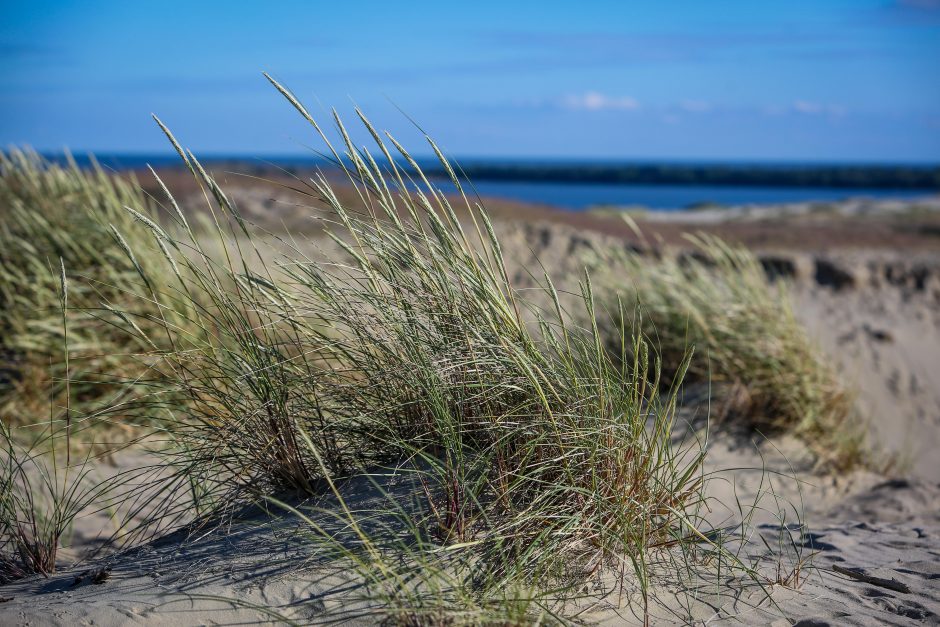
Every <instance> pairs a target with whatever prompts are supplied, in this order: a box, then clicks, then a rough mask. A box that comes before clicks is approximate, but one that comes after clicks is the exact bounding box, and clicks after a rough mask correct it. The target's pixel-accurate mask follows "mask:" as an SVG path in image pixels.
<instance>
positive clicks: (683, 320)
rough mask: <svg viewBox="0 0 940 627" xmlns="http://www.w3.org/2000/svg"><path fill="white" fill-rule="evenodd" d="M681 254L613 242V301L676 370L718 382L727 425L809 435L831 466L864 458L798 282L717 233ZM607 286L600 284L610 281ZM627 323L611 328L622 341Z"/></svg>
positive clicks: (847, 397) (601, 276)
mask: <svg viewBox="0 0 940 627" xmlns="http://www.w3.org/2000/svg"><path fill="white" fill-rule="evenodd" d="M688 242H689V249H688V251H687V252H682V253H679V254H668V253H667V254H659V255H653V254H645V253H642V252H639V253H638V252H623V251H616V250H610V251H605V253H604V255H603V257H604V258H603V259H602V260H598V259H595V260H594V261H593V264H596V266H597V271H596V281H597V282H598V284H599V285H602V286H603V291H604V293H605V294H606V295H607V296H606V306H607V307H608V308H611V309H613V310H614V311H617V310H620V309H622V308H623V303H627V305H628V306H627V308H626V311H628V312H630V313H631V314H632V313H634V312H636V314H637V315H635V316H634V317H633V318H632V319H631V321H630V322H629V323H628V324H630V325H632V326H634V327H636V328H638V329H639V330H641V332H642V333H644V334H646V335H648V336H649V337H650V338H651V339H652V343H653V344H654V345H655V346H656V347H657V349H658V350H659V352H660V356H661V359H662V363H663V368H664V370H665V371H667V372H675V371H676V370H677V369H679V368H680V367H684V357H683V356H684V354H685V352H686V351H687V350H688V347H689V346H694V347H695V350H696V359H694V360H693V361H692V363H691V364H690V365H689V367H688V375H687V377H686V380H687V382H689V383H708V384H711V396H710V397H711V398H712V399H713V403H714V404H715V405H716V406H717V407H719V408H720V409H719V411H718V412H715V414H714V417H715V418H716V419H717V418H720V419H722V420H723V421H725V423H726V425H727V426H732V427H739V428H744V429H745V430H752V431H757V432H759V433H761V434H763V435H764V436H774V435H779V434H783V433H789V434H793V435H796V436H797V437H799V438H801V439H802V440H803V441H804V442H805V443H806V444H807V446H808V447H809V449H810V450H811V451H812V452H813V453H814V454H815V455H816V456H817V458H818V459H819V461H820V463H821V464H822V465H825V466H827V467H829V468H830V469H831V470H836V471H839V470H845V469H848V468H851V467H852V466H855V465H857V464H859V463H861V462H862V461H863V460H864V458H865V446H864V442H863V441H862V437H861V430H860V423H859V422H858V417H857V416H855V415H854V414H853V411H854V410H853V400H852V395H851V394H850V393H849V391H848V390H847V388H846V387H845V386H844V384H843V383H842V382H841V381H840V379H839V377H838V375H837V373H836V371H835V368H834V366H833V364H831V363H830V362H829V361H827V360H826V358H825V356H824V355H823V354H822V352H821V350H820V349H819V348H818V347H817V346H816V345H815V344H814V343H813V342H812V341H811V340H810V338H809V337H808V336H807V333H806V331H805V329H804V328H803V327H802V325H801V324H800V323H799V322H798V321H797V319H796V317H795V316H794V314H793V309H792V305H791V302H790V297H789V294H788V286H787V285H786V283H785V282H783V281H778V282H776V283H772V282H771V281H770V280H769V279H768V277H767V274H766V272H765V271H764V269H763V267H762V266H761V264H760V262H759V261H758V259H757V258H756V256H755V255H754V254H753V253H752V252H750V251H749V250H747V249H745V248H744V247H741V246H735V245H732V244H729V243H727V242H725V241H723V240H721V239H719V238H717V237H714V236H708V235H690V236H688ZM600 289H601V288H599V290H600ZM618 333H619V329H618V327H617V325H614V326H613V327H612V328H611V329H610V330H609V331H608V335H609V336H610V337H611V338H612V341H613V344H614V347H615V348H616V340H617V337H618Z"/></svg>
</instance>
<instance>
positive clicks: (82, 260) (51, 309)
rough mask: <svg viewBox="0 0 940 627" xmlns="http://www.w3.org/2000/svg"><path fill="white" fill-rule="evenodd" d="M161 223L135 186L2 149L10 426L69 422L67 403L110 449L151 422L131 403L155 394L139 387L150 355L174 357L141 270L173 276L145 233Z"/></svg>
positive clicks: (1, 278)
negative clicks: (93, 424) (162, 352)
mask: <svg viewBox="0 0 940 627" xmlns="http://www.w3.org/2000/svg"><path fill="white" fill-rule="evenodd" d="M126 207H133V208H134V211H128V210H127V209H126ZM155 216H156V208H155V206H154V204H153V203H152V202H151V201H150V200H149V199H148V198H147V197H146V196H145V195H144V194H143V193H142V192H141V191H140V190H139V188H138V186H137V185H136V183H135V182H133V181H125V180H122V179H120V178H118V177H116V176H112V175H110V174H108V173H106V172H105V171H103V170H102V169H101V168H100V167H98V166H96V165H95V166H94V167H92V168H91V169H89V170H83V169H80V168H79V167H78V166H77V165H76V164H75V163H74V162H69V163H68V164H66V165H59V164H56V163H52V162H49V161H46V160H44V159H43V158H41V157H40V156H38V155H37V154H36V153H34V152H31V151H20V150H12V151H10V152H9V153H2V152H0V418H2V420H3V421H4V422H5V423H6V424H7V425H8V426H29V425H33V426H35V425H40V426H41V425H42V424H45V423H48V421H49V420H50V418H52V419H56V420H58V419H61V418H62V408H63V407H65V406H66V405H67V404H68V405H70V406H71V414H72V417H73V418H75V419H76V420H79V421H80V420H85V419H91V418H92V417H95V416H97V417H98V418H101V419H100V420H97V424H98V426H99V428H98V429H97V432H98V433H101V432H103V431H108V432H109V433H108V436H107V438H110V439H111V440H114V439H115V438H118V439H124V440H126V439H127V438H128V437H130V435H131V432H132V431H134V429H133V427H134V425H140V424H141V423H145V422H147V420H145V416H144V415H142V413H141V412H140V411H139V409H140V408H139V407H135V403H136V400H137V399H138V398H139V397H140V396H142V395H145V394H149V393H151V392H152V391H153V390H152V388H151V387H148V386H147V385H144V384H143V382H142V381H141V379H142V378H143V379H152V377H151V374H152V372H153V370H152V369H151V367H150V365H151V361H152V359H153V353H154V348H156V347H159V348H160V349H165V348H168V347H167V345H166V341H167V337H166V336H165V335H162V336H160V335H157V334H155V333H153V331H154V329H155V328H156V327H154V324H153V323H154V320H157V319H160V318H161V316H162V315H163V314H162V312H161V311H160V310H159V308H158V307H157V305H156V303H154V302H153V299H152V297H151V295H150V292H151V289H152V287H153V286H151V285H148V283H147V281H145V280H144V279H143V278H142V276H141V274H140V272H139V268H141V267H143V266H147V267H148V268H151V269H152V270H155V269H156V268H158V267H161V268H163V269H162V270H161V272H159V273H155V274H156V275H157V276H162V275H164V274H168V271H167V260H166V258H165V256H164V255H163V254H162V253H161V251H160V250H159V247H158V245H157V241H156V240H155V238H154V235H153V233H152V229H151V228H150V227H148V224H149V225H152V226H156V223H155V220H156V218H155ZM158 228H159V227H158ZM131 250H133V254H131V255H129V254H128V252H129V251H131ZM66 275H67V276H68V277H69V280H68V300H67V302H63V300H62V297H63V291H62V290H63V286H64V285H65V283H64V282H63V280H62V278H63V277H64V276H66ZM164 297H165V298H166V297H167V295H165V296H164ZM176 308H177V309H178V308H179V307H176ZM63 322H65V324H63ZM162 325H163V323H161V325H160V326H162ZM127 326H129V327H130V328H131V332H130V333H128V332H125V331H124V330H123V327H127ZM119 327H122V328H119ZM148 331H149V332H148ZM66 333H67V334H68V337H66ZM153 383H154V381H152V380H150V381H149V385H152V384H153ZM67 386H68V387H70V389H69V390H68V392H69V394H68V395H67V394H66V392H67V390H66V387H67ZM105 414H108V416H107V420H105V419H103V418H104V415H105ZM105 427H107V428H105ZM24 432H25V430H19V431H18V433H24ZM86 435H90V432H86Z"/></svg>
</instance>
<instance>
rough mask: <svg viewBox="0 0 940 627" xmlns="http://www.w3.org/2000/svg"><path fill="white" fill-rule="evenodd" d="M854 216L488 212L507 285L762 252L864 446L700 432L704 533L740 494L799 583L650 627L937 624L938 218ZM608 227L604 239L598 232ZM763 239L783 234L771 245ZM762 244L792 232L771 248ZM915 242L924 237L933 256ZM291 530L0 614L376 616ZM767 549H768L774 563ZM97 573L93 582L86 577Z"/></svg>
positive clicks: (190, 540) (593, 616)
mask: <svg viewBox="0 0 940 627" xmlns="http://www.w3.org/2000/svg"><path fill="white" fill-rule="evenodd" d="M252 193H253V194H254V195H253V196H252V195H251V194H246V195H245V198H244V199H242V202H243V204H244V206H245V207H246V210H249V211H248V213H250V212H251V211H250V210H252V209H253V210H254V211H255V212H257V213H259V214H260V213H262V212H263V211H265V210H270V211H275V212H276V211H277V210H278V207H279V206H281V207H284V206H287V207H288V208H286V209H281V214H280V216H279V217H280V219H282V220H283V221H284V222H291V221H293V220H294V217H293V215H294V212H295V211H294V209H292V208H291V207H293V205H295V204H297V201H296V200H291V199H281V200H280V202H278V201H270V203H271V204H270V205H269V206H268V207H267V208H264V203H267V202H269V200H268V198H267V197H268V196H269V195H270V194H268V193H259V192H252ZM236 197H237V196H236ZM253 203H256V204H260V205H261V206H260V207H259V206H255V204H253ZM856 204H858V203H856ZM934 204H936V203H934ZM859 206H864V207H866V208H867V209H865V211H867V212H868V213H865V214H862V211H861V210H860V209H858V210H856V209H853V206H850V205H848V204H845V205H844V206H840V207H837V209H838V210H836V211H827V212H825V213H824V214H822V217H820V212H813V211H796V210H794V209H792V208H780V210H779V211H774V210H773V209H772V208H760V209H759V210H758V209H754V208H751V209H749V210H744V209H741V210H738V211H737V213H735V212H732V213H729V214H724V215H721V216H714V215H711V214H705V213H702V212H699V213H697V214H685V216H684V217H685V218H686V221H685V222H683V221H682V220H683V217H682V216H676V215H670V216H668V217H657V216H655V215H653V216H649V215H647V216H646V218H645V219H641V220H640V228H641V230H642V232H643V237H642V238H638V237H637V236H636V234H634V233H633V230H632V227H629V228H628V227H627V226H624V225H625V223H624V222H623V221H622V220H619V219H614V221H607V222H605V220H609V218H604V219H599V220H600V221H599V222H590V223H585V224H576V225H575V224H568V223H564V222H565V221H564V220H562V221H557V220H554V219H553V217H554V216H555V214H554V213H552V212H546V211H541V212H534V213H532V214H531V215H527V216H526V218H527V219H526V220H525V221H524V222H520V221H513V220H510V219H508V218H506V217H505V216H503V219H502V221H501V222H500V223H499V225H498V228H499V230H500V231H501V236H502V238H503V242H504V248H505V249H506V250H507V251H508V252H509V254H510V257H512V258H513V259H514V260H515V262H516V263H517V264H518V267H519V268H520V269H519V270H518V272H517V273H516V276H515V279H516V280H518V281H519V282H524V280H525V272H524V271H523V270H522V267H523V266H528V267H530V268H531V267H532V263H533V260H534V259H535V258H536V257H537V258H538V259H540V260H541V261H542V262H543V263H544V264H545V265H546V266H547V270H548V271H549V273H551V274H552V275H553V276H569V277H570V276H577V271H578V268H579V263H580V262H579V259H581V258H582V257H581V253H583V252H584V251H586V250H590V249H592V248H600V247H604V246H629V247H637V246H644V245H650V243H651V242H653V243H656V245H663V246H665V247H666V248H671V249H674V250H678V248H677V247H679V246H681V244H680V243H679V241H680V240H678V239H677V238H675V237H674V234H675V233H676V232H678V231H680V230H685V231H694V230H696V229H697V228H700V227H702V226H703V225H706V226H707V227H708V228H709V229H710V230H712V231H711V232H717V233H726V234H728V236H729V237H731V238H733V239H736V240H738V241H744V242H745V243H747V244H748V245H750V246H751V247H752V248H754V249H755V250H756V251H757V252H758V254H759V256H760V258H761V260H762V263H763V264H764V267H765V269H766V270H767V272H768V274H769V275H770V276H771V277H772V278H774V279H775V280H786V281H788V282H790V283H791V284H792V287H793V289H792V292H793V296H794V305H795V310H796V313H797V316H798V318H799V319H800V320H801V321H802V322H803V323H804V324H805V326H806V328H807V330H808V332H809V333H810V334H811V336H812V337H813V338H815V339H816V340H817V341H818V342H819V344H820V345H821V346H822V347H823V349H824V350H825V351H826V352H827V353H828V354H829V355H830V356H831V357H832V358H833V360H834V361H835V362H836V363H837V364H838V367H839V371H840V373H841V375H842V376H843V378H844V380H845V381H846V382H847V383H848V384H849V385H850V386H851V387H852V388H853V389H854V391H855V392H856V394H857V398H858V401H857V406H858V410H859V414H860V415H861V416H862V417H863V419H864V421H865V429H866V432H867V434H868V438H869V442H870V444H871V445H872V446H873V448H874V450H875V451H876V452H875V453H874V454H873V457H872V463H871V464H870V468H869V469H866V470H859V471H855V472H853V473H851V474H848V475H841V476H831V475H824V474H820V473H819V472H817V471H816V470H815V469H814V467H813V465H812V463H811V460H809V459H807V456H806V454H805V451H804V449H803V448H802V447H801V445H800V444H799V442H797V441H794V440H790V439H788V438H781V439H777V440H773V441H767V440H763V439H761V438H758V437H754V436H750V437H743V436H741V435H740V434H732V433H728V432H722V431H711V432H709V433H708V448H709V456H708V459H707V462H706V463H707V470H708V471H710V472H715V473H717V474H716V475H715V479H714V480H713V481H712V483H711V487H710V491H711V492H710V493H711V495H712V496H713V508H712V511H711V513H710V514H709V518H710V520H711V522H713V523H715V524H717V525H723V524H734V523H735V522H736V518H739V512H737V510H736V507H737V504H738V503H743V504H745V505H747V504H753V503H755V502H756V503H757V507H758V509H756V510H755V511H754V520H753V522H754V531H753V533H752V535H750V536H748V537H747V538H745V539H744V541H743V542H744V544H743V548H742V550H743V552H744V554H746V555H749V556H751V557H753V558H754V559H759V558H763V559H764V563H763V566H762V568H763V570H764V572H766V573H768V581H772V580H773V579H774V577H775V575H774V573H775V572H778V573H782V574H783V575H786V574H788V573H792V571H793V569H794V566H795V565H796V564H798V563H799V564H800V569H799V570H800V577H799V586H796V585H795V582H793V581H790V582H788V584H789V585H781V584H771V583H768V584H767V587H768V589H770V590H771V591H772V595H771V600H768V599H767V598H766V595H765V594H764V592H762V591H761V590H760V589H759V588H756V587H752V588H753V589H746V590H744V591H743V592H742V593H741V594H740V595H739V596H738V597H732V596H728V594H727V591H721V590H720V591H718V592H720V593H721V594H716V591H713V590H700V591H698V593H697V594H696V595H695V596H694V599H693V600H692V601H691V602H688V601H686V602H685V603H687V605H683V603H680V602H679V601H677V600H676V599H677V597H676V591H675V590H674V589H673V588H671V587H670V586H669V585H666V584H663V585H661V586H659V587H657V588H655V589H654V595H655V596H657V597H658V600H659V602H660V605H658V606H656V609H653V610H652V616H653V623H654V624H673V623H682V622H688V621H690V620H693V621H695V622H698V623H702V624H704V623H712V622H720V621H723V620H726V621H731V620H734V621H737V622H739V623H743V624H774V625H788V624H794V623H795V624H798V625H806V626H808V625H827V624H831V625H854V624H857V625H885V624H892V625H894V624H896V625H911V624H937V623H938V621H940V456H938V455H937V453H936V451H938V450H940V238H938V237H937V235H936V233H933V232H932V231H931V230H930V228H928V227H929V225H931V224H934V222H935V221H936V215H935V213H936V208H934V209H931V208H930V207H932V206H933V205H930V206H928V208H927V209H924V208H923V207H919V208H918V209H917V211H916V212H915V211H913V210H911V207H910V206H906V207H905V206H902V207H900V208H899V207H898V206H896V204H891V203H885V207H884V208H883V210H878V209H877V208H876V209H872V208H871V207H872V205H871V204H863V205H859ZM532 211H534V210H532ZM912 215H913V216H914V217H912ZM530 218H531V219H530ZM566 220H567V218H566ZM807 220H811V221H814V223H815V224H816V226H817V227H819V228H820V229H822V230H823V231H826V230H827V229H829V230H831V231H832V232H833V233H836V232H840V231H839V224H840V221H845V220H850V221H852V224H853V226H852V227H851V229H849V230H852V229H856V231H857V232H858V233H868V234H864V235H858V237H857V238H856V239H854V240H850V239H845V238H843V239H840V240H838V243H837V244H835V245H833V246H828V245H826V243H825V242H820V241H818V239H814V237H817V236H818V234H817V236H814V237H807V238H805V240H804V241H800V242H793V241H792V240H791V239H790V238H792V233H793V232H794V231H796V232H799V230H800V229H808V228H809V227H808V226H807V222H806V221H807ZM865 220H870V222H869V226H870V228H869V231H871V230H875V231H878V230H879V229H881V230H884V232H886V233H896V234H898V235H897V237H898V238H901V239H898V240H891V238H890V237H887V236H886V237H880V238H879V237H876V236H872V235H870V233H869V232H868V231H865V229H864V228H863V226H864V221H865ZM745 222H746V225H744V226H742V224H743V223H745ZM615 223H616V224H617V225H618V226H617V227H616V228H613V227H610V228H606V227H604V226H603V225H605V224H608V225H609V224H615ZM859 224H862V226H861V227H860V226H859ZM598 225H599V226H598ZM662 225H665V226H664V227H663V226H662ZM722 225H725V226H722ZM912 225H913V226H912ZM925 225H926V226H925ZM790 227H792V228H790ZM660 229H662V230H660ZM723 229H724V230H723ZM778 232H787V233H790V234H791V235H789V236H787V237H782V238H774V233H778ZM807 232H809V231H807ZM938 232H940V231H938ZM911 233H914V234H915V235H911ZM931 233H933V234H931ZM911 237H914V239H913V240H909V239H904V238H911ZM931 238H933V239H932V240H931ZM778 239H779V240H790V241H789V243H788V244H787V245H786V246H783V245H781V244H780V242H779V241H778ZM836 239H838V238H836ZM931 241H933V242H935V243H936V244H937V246H935V247H931V245H930V243H931ZM909 242H915V243H913V244H910V245H909V246H908V243H909ZM689 397H690V399H689V400H690V402H689V404H688V405H689V406H688V408H687V410H686V412H687V413H686V416H687V417H688V419H689V421H690V423H693V424H695V423H696V421H697V420H698V419H700V418H701V417H702V416H703V415H704V414H705V413H707V409H706V408H705V406H704V405H696V401H695V399H694V394H692V393H691V392H690V394H689ZM698 435H699V437H702V433H701V432H698ZM687 437H691V435H688V434H687ZM117 463H118V465H119V468H120V467H126V466H128V465H131V466H132V465H134V464H140V463H141V459H140V456H139V455H138V456H133V455H126V456H123V457H120V458H119V459H117ZM729 468H734V469H745V470H730V471H729V470H726V469H729ZM376 480H377V481H378V482H379V483H380V484H381V485H383V486H384V487H385V488H387V489H388V490H389V492H390V493H391V494H392V495H393V497H394V498H396V500H397V502H398V503H400V504H405V506H406V507H407V503H409V502H410V501H409V498H408V495H409V492H408V490H410V489H412V488H413V486H412V487H411V488H409V486H408V481H407V480H403V479H402V476H401V475H398V474H396V473H390V474H389V473H385V474H383V475H382V476H381V477H378V478H377V479H376ZM341 491H342V493H343V496H344V498H345V499H346V500H347V502H348V503H350V506H351V507H352V508H353V509H362V510H370V509H371V510H382V509H383V508H386V507H387V506H386V505H385V503H386V502H385V501H384V500H383V499H384V497H382V496H380V494H379V492H378V491H377V490H376V489H375V488H374V487H373V486H372V484H371V483H370V482H369V481H366V480H363V479H352V480H349V481H347V482H345V483H344V484H343V485H342V486H341ZM788 504H791V505H792V506H790V505H788ZM314 506H319V507H323V508H325V509H333V510H334V511H335V510H336V509H337V505H336V503H335V499H333V497H323V498H322V499H321V500H320V501H318V502H315V503H306V504H304V505H302V507H303V508H305V511H306V512H308V513H309V514H310V516H311V517H313V518H314V520H316V521H317V522H319V523H322V524H324V525H329V524H333V525H335V526H336V533H337V537H342V535H343V534H344V533H345V534H348V533H349V531H348V529H344V528H343V525H342V524H341V523H340V522H338V521H337V518H336V517H332V516H326V515H324V514H322V513H317V511H316V510H314V509H311V508H313V507H314ZM795 510H799V511H801V512H802V516H803V517H804V519H805V523H806V524H807V529H808V532H807V533H805V534H803V535H800V534H799V533H798V532H796V531H793V530H794V529H796V528H795V527H792V528H791V531H792V534H789V535H787V539H788V541H787V542H786V543H784V545H781V544H780V538H781V535H780V534H781V532H780V522H781V520H782V522H784V523H793V522H795V520H796V518H795V516H794V511H795ZM783 514H786V516H785V518H783V519H781V516H782V515H783ZM317 516H319V518H317ZM100 523H101V520H100V516H99V517H98V518H95V517H87V518H84V519H82V520H80V521H79V522H78V523H77V529H76V534H77V536H78V537H88V538H89V542H90V541H91V536H92V535H94V534H93V532H92V531H91V530H92V529H94V528H95V526H96V525H100ZM304 530H305V525H304V524H303V523H302V522H301V521H300V520H299V519H298V517H296V516H295V515H292V514H287V513H283V512H272V513H264V512H259V511H251V512H245V514H244V515H243V516H241V517H238V518H236V519H235V520H234V521H232V522H231V523H227V524H226V525H225V526H222V527H218V526H217V527H213V528H204V529H199V530H195V531H190V532H177V533H175V534H173V535H170V536H166V537H163V538H160V539H158V540H156V541H154V542H151V543H147V544H144V545H143V546H139V547H136V548H133V549H130V550H127V551H125V552H122V553H118V554H116V555H112V556H110V557H108V558H106V559H99V560H91V561H85V562H82V563H80V564H78V565H76V566H74V567H68V568H63V569H61V570H60V572H58V573H57V574H55V575H53V576H50V577H49V578H41V577H33V578H30V579H26V580H22V581H19V582H15V583H13V584H9V585H6V586H3V587H0V623H3V624H11V625H13V624H30V625H44V624H57V625H79V624H81V625H91V624H94V625H125V624H137V623H140V624H149V625H181V624H186V625H188V624H227V625H235V624H240V625H241V624H252V623H258V622H262V623H263V622H277V620H278V616H276V615H274V614H272V613H271V611H269V610H268V609H261V608H270V610H273V611H274V612H276V613H277V614H279V615H280V616H283V617H284V618H289V619H291V620H293V621H296V622H299V623H322V622H335V621H339V622H340V623H342V624H374V623H375V622H376V618H375V614H374V613H370V607H369V604H368V603H367V602H365V601H364V600H363V599H362V597H363V588H362V586H363V582H362V581H360V580H357V579H356V578H355V577H352V576H351V575H349V574H348V572H347V571H345V570H343V569H342V567H341V566H339V565H337V563H336V562H334V561H330V560H328V559H325V558H324V557H323V555H322V553H321V552H318V550H317V549H316V547H315V545H314V544H313V543H311V542H310V541H309V538H308V537H307V536H306V535H305V532H304ZM83 534H84V535H83ZM760 536H763V538H764V541H766V543H767V544H766V545H765V543H764V542H762V541H761V539H760ZM790 539H792V542H791V541H789V540H790ZM767 545H770V546H772V547H773V546H784V550H782V551H780V552H779V555H778V556H777V557H774V556H773V554H772V553H769V552H768V551H767ZM774 560H777V561H776V562H775V561H774ZM99 573H106V574H100V575H99V576H98V577H96V574H99ZM846 573H857V575H856V576H852V575H851V574H846ZM96 578H97V579H101V580H102V581H101V583H96V582H95V579H96ZM885 582H889V583H885ZM892 582H893V583H892ZM683 598H685V599H688V598H689V597H688V596H684V597H683ZM614 601H617V599H607V600H605V601H604V602H603V603H601V604H599V605H598V606H597V607H592V608H585V612H584V613H583V614H582V615H581V618H582V620H584V621H585V622H589V623H595V622H596V623H601V624H609V625H619V624H635V623H639V622H641V621H640V619H639V618H637V616H636V613H635V609H630V607H629V606H626V605H625V604H623V606H622V607H620V608H617V607H615V605H616V603H615V602H614ZM634 608H635V606H634Z"/></svg>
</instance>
